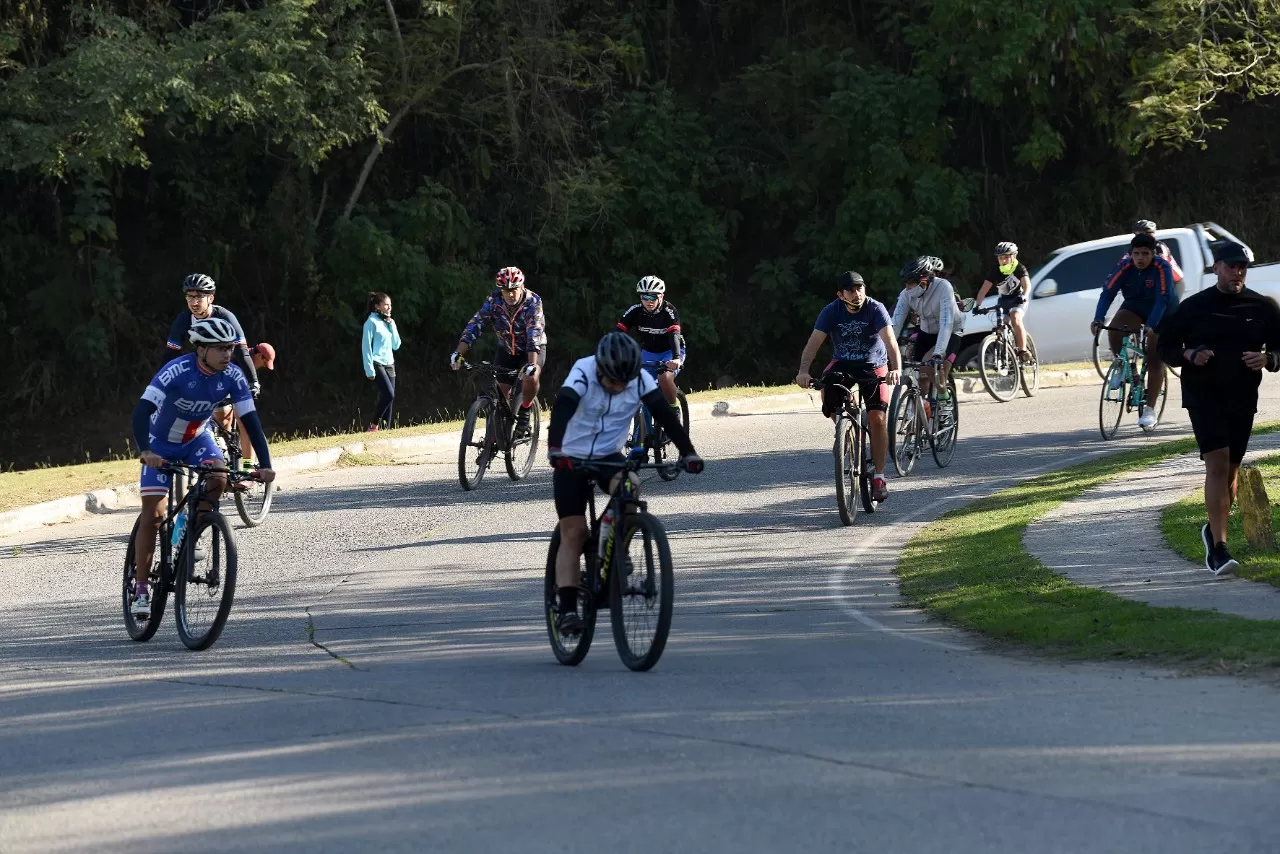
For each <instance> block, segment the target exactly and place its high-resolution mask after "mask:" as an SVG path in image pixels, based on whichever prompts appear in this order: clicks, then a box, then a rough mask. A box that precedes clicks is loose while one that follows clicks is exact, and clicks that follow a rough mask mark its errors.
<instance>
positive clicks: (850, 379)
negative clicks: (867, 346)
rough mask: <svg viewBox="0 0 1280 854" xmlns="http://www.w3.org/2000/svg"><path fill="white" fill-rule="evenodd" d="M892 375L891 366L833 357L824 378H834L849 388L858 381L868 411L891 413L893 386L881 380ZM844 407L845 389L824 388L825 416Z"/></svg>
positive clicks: (823, 375) (863, 402) (823, 407)
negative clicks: (871, 364)
mask: <svg viewBox="0 0 1280 854" xmlns="http://www.w3.org/2000/svg"><path fill="white" fill-rule="evenodd" d="M888 374H889V369H888V367H886V366H885V365H881V366H880V367H878V368H871V367H870V366H868V365H866V364H861V363H855V362H843V361H839V360H833V361H832V362H831V364H829V365H827V367H826V370H824V371H823V372H822V378H823V379H824V380H825V379H827V378H828V377H831V378H832V379H833V380H835V382H838V383H840V385H843V386H845V387H847V388H852V386H851V385H850V384H851V383H854V382H856V383H857V384H858V393H859V395H861V397H862V405H863V407H865V408H866V410H867V411H868V412H872V411H879V412H888V411H889V395H890V393H891V392H890V389H889V386H887V385H885V384H884V383H883V382H882V381H881V379H880V378H883V377H885V376H888ZM833 375H834V376H833ZM842 406H844V392H842V391H840V390H839V389H837V388H834V387H827V388H824V389H823V390H822V414H823V415H825V416H826V417H827V418H830V417H831V416H832V415H835V414H836V413H837V412H839V411H840V407H842Z"/></svg>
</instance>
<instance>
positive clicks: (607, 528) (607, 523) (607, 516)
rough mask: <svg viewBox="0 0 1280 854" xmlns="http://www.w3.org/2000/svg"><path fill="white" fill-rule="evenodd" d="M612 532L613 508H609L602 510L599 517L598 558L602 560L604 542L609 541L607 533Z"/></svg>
mask: <svg viewBox="0 0 1280 854" xmlns="http://www.w3.org/2000/svg"><path fill="white" fill-rule="evenodd" d="M612 532H613V509H612V508H609V509H607V510H605V511H604V515H603V516H601V517H600V543H599V555H600V560H601V562H602V563H603V561H604V550H605V544H606V543H608V542H609V534H610V533H612Z"/></svg>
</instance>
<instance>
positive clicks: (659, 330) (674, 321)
mask: <svg viewBox="0 0 1280 854" xmlns="http://www.w3.org/2000/svg"><path fill="white" fill-rule="evenodd" d="M666 293H667V283H666V282H664V281H662V279H659V278H658V277H657V276H645V277H644V278H643V279H641V280H640V281H638V282H636V294H637V295H639V297H640V302H638V303H636V304H635V305H633V306H631V308H629V309H627V310H626V311H625V312H623V314H622V319H621V320H619V321H618V329H620V330H622V331H623V332H633V333H635V335H636V337H637V338H639V339H640V360H641V362H642V363H643V364H645V365H658V364H661V365H665V366H666V367H667V369H668V370H667V371H664V372H663V373H660V374H658V373H655V372H654V371H652V370H650V371H649V372H650V373H653V374H655V379H656V380H657V381H658V388H660V389H662V396H663V397H665V398H666V399H667V403H669V404H671V408H672V409H679V408H680V403H679V401H678V400H677V399H676V379H675V378H676V376H677V375H678V374H679V373H680V369H681V368H682V367H684V357H685V346H684V335H683V334H681V330H680V316H679V315H678V314H676V307H675V306H674V305H672V304H671V303H669V302H667V298H666Z"/></svg>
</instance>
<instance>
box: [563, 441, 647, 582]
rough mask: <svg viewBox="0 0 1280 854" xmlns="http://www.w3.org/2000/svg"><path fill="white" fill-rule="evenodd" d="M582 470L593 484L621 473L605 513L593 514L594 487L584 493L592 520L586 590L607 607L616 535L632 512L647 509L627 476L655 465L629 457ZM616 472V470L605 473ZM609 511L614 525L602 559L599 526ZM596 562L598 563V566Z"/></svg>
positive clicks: (591, 464) (584, 464) (590, 463)
mask: <svg viewBox="0 0 1280 854" xmlns="http://www.w3.org/2000/svg"><path fill="white" fill-rule="evenodd" d="M580 465H581V466H582V468H584V469H586V470H587V471H589V472H591V474H592V477H593V478H594V479H595V481H596V483H599V482H600V481H601V479H602V478H608V479H612V478H613V477H614V476H615V475H616V474H617V473H619V472H620V473H621V474H622V477H621V478H619V481H618V486H617V488H616V489H614V490H613V491H612V492H610V493H609V500H608V501H606V502H605V507H604V510H601V511H600V513H599V515H597V514H596V496H595V485H594V484H593V485H592V487H591V488H590V489H589V490H588V491H587V518H588V519H590V520H591V529H590V532H589V533H588V534H587V542H586V559H587V577H588V578H590V579H591V583H592V588H591V589H590V590H588V591H587V593H589V594H590V595H591V596H592V597H593V598H594V599H595V601H596V602H597V603H599V604H601V605H607V602H608V596H609V571H610V570H611V569H612V568H613V556H614V547H615V546H616V545H617V542H618V532H619V531H620V530H621V526H622V524H623V520H624V519H625V518H626V516H627V515H628V514H631V513H645V512H647V511H648V509H649V504H648V502H646V501H642V500H641V499H639V498H637V497H636V496H635V485H634V484H632V483H631V477H630V475H631V474H632V473H633V472H638V471H640V470H641V469H644V468H657V466H653V465H649V464H647V463H641V462H640V461H639V460H638V459H637V458H634V457H633V458H630V459H628V460H626V461H625V462H621V463H609V462H598V461H596V462H593V461H587V460H582V461H580ZM609 469H616V471H607V470H609ZM610 510H612V512H613V526H612V527H611V528H610V530H609V539H608V540H607V541H606V542H605V544H604V558H603V560H601V558H600V526H601V520H602V519H604V514H605V513H606V512H608V511H610ZM597 562H598V563H597Z"/></svg>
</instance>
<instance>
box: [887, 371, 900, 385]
mask: <svg viewBox="0 0 1280 854" xmlns="http://www.w3.org/2000/svg"><path fill="white" fill-rule="evenodd" d="M884 382H885V385H897V384H898V383H900V382H902V371H889V373H888V374H886V375H885V378H884Z"/></svg>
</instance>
